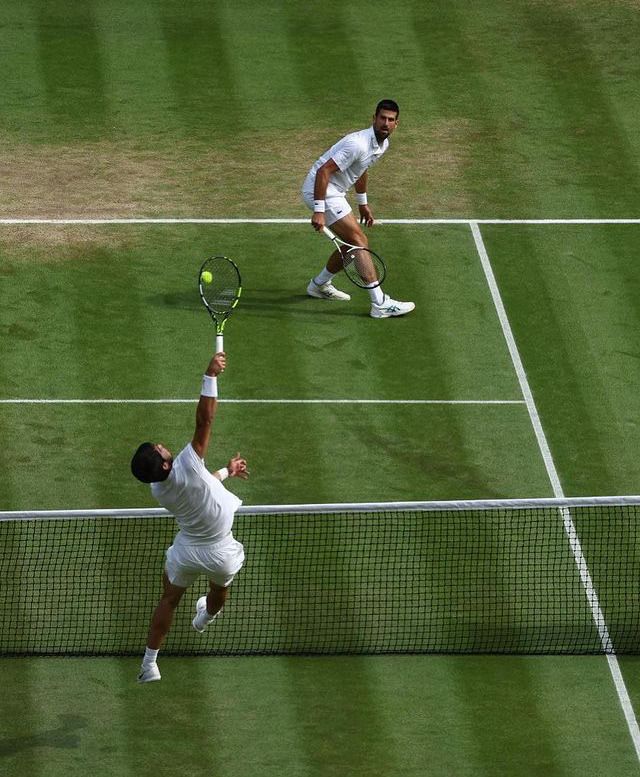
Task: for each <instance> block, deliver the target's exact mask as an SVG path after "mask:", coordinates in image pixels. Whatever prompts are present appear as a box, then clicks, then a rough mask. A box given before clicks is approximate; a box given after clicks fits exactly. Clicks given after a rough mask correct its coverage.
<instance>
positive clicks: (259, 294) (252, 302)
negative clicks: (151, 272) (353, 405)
mask: <svg viewBox="0 0 640 777" xmlns="http://www.w3.org/2000/svg"><path fill="white" fill-rule="evenodd" d="M148 301H149V302H150V303H151V304H153V305H157V306H158V307H168V308H174V309H177V310H193V311H199V310H202V303H201V302H200V299H199V297H198V295H197V294H194V292H193V291H175V292H167V293H166V294H151V295H149V297H148ZM238 310H239V311H240V310H242V313H241V315H243V316H246V315H249V316H250V315H258V316H260V317H261V318H282V317H284V316H296V317H309V318H315V317H317V316H323V317H326V316H329V317H339V318H343V317H344V316H352V317H353V316H355V317H361V316H363V315H368V308H363V307H362V306H359V305H354V304H353V302H352V303H344V302H334V301H329V302H327V301H326V300H316V299H312V298H311V297H309V296H308V295H307V294H289V293H287V291H286V290H283V289H247V290H243V293H242V296H241V297H240V301H239V302H238Z"/></svg>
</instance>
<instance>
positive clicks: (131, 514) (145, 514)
mask: <svg viewBox="0 0 640 777" xmlns="http://www.w3.org/2000/svg"><path fill="white" fill-rule="evenodd" d="M624 505H640V495H628V496H583V497H565V498H556V497H548V498H533V499H488V500H483V499H465V500H455V501H432V502H344V503H336V502H329V503H326V504H322V503H317V504H288V505H243V506H242V507H240V508H239V509H238V514H239V515H268V514H282V513H285V514H287V513H323V514H328V513H345V512H346V513H349V512H353V513H357V512H373V513H377V512H385V511H389V510H395V511H403V510H407V511H416V510H418V511H422V512H439V511H456V510H495V509H498V510H500V509H508V510H519V509H522V510H526V509H531V508H540V507H550V508H557V509H558V510H564V511H567V510H571V508H575V507H596V506H610V507H622V506H624ZM166 515H170V513H168V512H167V511H166V510H164V509H162V508H158V507H131V508H114V509H111V508H107V509H81V510H77V509H74V510H11V511H0V521H16V520H46V519H68V520H72V519H74V518H158V517H161V516H166ZM562 517H563V520H564V521H565V530H566V531H567V535H568V537H569V541H570V542H571V544H572V549H573V548H574V546H575V543H577V546H576V547H575V550H576V552H577V551H578V549H579V542H578V540H577V533H576V529H575V526H573V521H572V519H571V515H570V513H568V512H563V513H562ZM581 553H582V551H581V550H579V554H581ZM578 557H579V556H578Z"/></svg>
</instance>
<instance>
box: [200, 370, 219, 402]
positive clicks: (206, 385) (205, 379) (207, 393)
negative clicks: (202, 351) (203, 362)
mask: <svg viewBox="0 0 640 777" xmlns="http://www.w3.org/2000/svg"><path fill="white" fill-rule="evenodd" d="M200 396H202V397H217V396H218V381H217V379H216V377H215V375H203V376H202V389H201V390H200Z"/></svg>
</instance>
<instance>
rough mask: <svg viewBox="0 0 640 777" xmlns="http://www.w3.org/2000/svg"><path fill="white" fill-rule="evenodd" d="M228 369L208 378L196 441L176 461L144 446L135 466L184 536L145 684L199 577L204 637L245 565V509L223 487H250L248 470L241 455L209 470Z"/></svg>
mask: <svg viewBox="0 0 640 777" xmlns="http://www.w3.org/2000/svg"><path fill="white" fill-rule="evenodd" d="M225 367H226V357H225V354H224V353H216V354H215V355H214V356H213V357H212V359H211V361H210V362H209V366H208V367H207V370H206V372H205V374H204V376H203V378H202V390H201V393H200V400H199V402H198V407H197V409H196V428H195V432H194V435H193V439H192V440H191V442H190V443H188V444H187V445H186V446H185V447H184V448H183V449H182V450H181V451H180V453H179V454H178V455H177V456H176V457H175V459H174V458H173V456H172V455H171V453H170V452H169V451H168V450H167V449H166V448H165V447H164V446H163V445H161V444H159V443H151V442H144V443H142V445H140V447H139V448H138V450H137V451H136V452H135V454H134V455H133V458H132V460H131V471H132V473H133V474H134V475H135V477H136V478H138V480H140V481H142V482H143V483H150V484H151V493H152V494H153V496H154V497H155V498H156V499H157V500H158V502H159V503H160V504H161V505H162V507H164V508H166V509H167V510H168V511H169V512H170V513H172V515H173V516H174V517H175V519H176V522H177V523H178V526H179V529H180V530H179V531H178V533H177V535H176V537H175V539H174V541H173V544H172V545H171V547H170V548H169V549H168V550H167V552H166V563H165V567H164V573H163V592H162V596H161V598H160V601H159V603H158V605H157V607H156V609H155V611H154V613H153V616H152V618H151V625H150V627H149V634H148V637H147V648H146V651H145V654H144V658H143V661H142V666H141V668H140V673H139V675H138V682H140V683H148V682H152V681H154V680H159V679H160V670H159V669H158V664H157V658H158V651H159V650H160V647H161V646H162V643H163V642H164V639H165V637H166V636H167V634H168V633H169V629H170V628H171V623H172V622H173V615H174V612H175V610H176V608H177V606H178V604H179V603H180V600H181V599H182V596H183V595H184V592H185V591H186V590H187V588H189V586H190V585H192V584H193V583H194V582H195V581H196V579H197V578H198V577H200V576H201V575H206V576H207V578H208V579H209V591H208V593H207V595H206V596H201V597H200V598H199V599H198V601H197V603H196V615H195V618H194V619H193V628H194V629H195V630H196V631H198V632H203V631H204V630H205V629H206V628H207V626H208V625H209V624H210V623H211V622H212V621H213V620H214V619H215V618H216V616H217V615H218V614H219V612H220V610H221V609H222V607H223V605H224V603H225V601H226V599H227V595H228V593H229V586H230V585H231V582H232V581H233V578H234V577H235V575H236V574H237V573H238V572H239V571H240V568H241V567H242V564H243V562H244V548H243V546H242V544H241V543H240V542H238V541H237V540H236V539H234V537H233V534H232V533H231V528H232V526H233V520H234V517H235V513H236V510H237V509H238V507H240V505H241V504H242V502H241V500H240V499H238V497H237V496H235V495H234V494H232V493H231V492H230V491H227V489H226V488H225V487H224V486H223V485H222V481H223V480H224V479H225V478H226V477H239V478H243V479H246V478H247V477H248V476H249V472H248V470H247V462H246V461H245V460H244V459H243V458H242V457H241V456H240V454H237V455H236V456H234V457H233V458H232V459H231V460H230V461H229V463H228V464H227V466H226V467H223V468H222V469H220V470H218V471H217V472H213V473H211V472H209V471H208V470H207V468H206V467H205V464H204V457H205V456H206V453H207V449H208V447H209V440H210V438H211V427H212V424H213V420H214V417H215V414H216V408H217V396H218V387H217V378H218V375H220V373H221V372H223V371H224V369H225Z"/></svg>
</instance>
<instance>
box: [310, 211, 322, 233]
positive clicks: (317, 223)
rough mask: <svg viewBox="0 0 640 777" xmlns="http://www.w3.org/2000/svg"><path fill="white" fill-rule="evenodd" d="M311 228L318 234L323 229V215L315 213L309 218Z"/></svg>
mask: <svg viewBox="0 0 640 777" xmlns="http://www.w3.org/2000/svg"><path fill="white" fill-rule="evenodd" d="M311 226H312V227H313V228H314V229H315V231H316V232H320V231H321V230H322V227H324V213H315V212H314V214H313V216H311Z"/></svg>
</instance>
